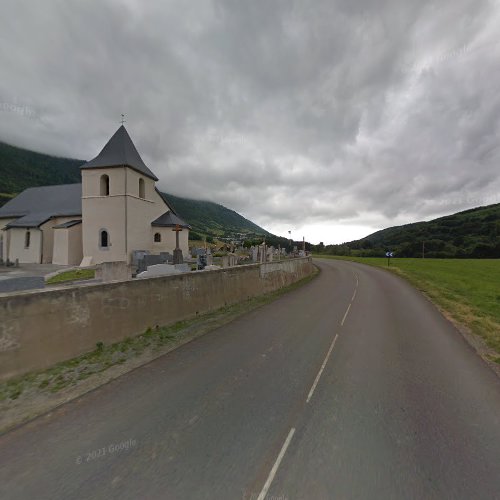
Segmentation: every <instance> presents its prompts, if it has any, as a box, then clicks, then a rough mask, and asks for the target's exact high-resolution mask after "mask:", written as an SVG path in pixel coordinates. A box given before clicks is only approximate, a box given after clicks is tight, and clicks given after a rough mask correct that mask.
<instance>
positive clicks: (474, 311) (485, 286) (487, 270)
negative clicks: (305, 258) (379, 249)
mask: <svg viewBox="0 0 500 500" xmlns="http://www.w3.org/2000/svg"><path fill="white" fill-rule="evenodd" d="M318 257H322V258H323V257H326V256H324V255H318ZM328 258H330V257H328ZM331 258H339V259H344V260H353V261H356V262H361V263H363V264H369V265H372V266H377V267H383V268H386V269H390V270H391V271H392V272H395V273H397V274H399V275H401V276H403V277H405V278H406V279H408V281H410V282H411V283H412V284H413V285H414V286H415V287H417V288H418V289H419V290H421V291H423V292H424V293H425V294H426V295H427V296H428V297H429V298H430V299H432V301H433V302H434V303H436V304H437V305H438V306H440V307H441V308H442V309H443V310H444V311H446V312H447V313H449V314H450V315H451V316H452V317H453V318H454V319H455V320H456V321H458V322H459V323H461V324H463V325H465V326H468V327H469V328H470V329H471V330H472V332H473V333H475V334H477V335H480V336H481V337H482V338H483V339H484V340H485V341H486V344H487V345H488V346H489V347H491V348H492V349H493V350H494V351H495V352H496V353H497V354H498V356H496V357H493V358H492V359H493V360H494V361H496V362H497V363H500V260H498V259H398V258H393V259H391V266H390V268H388V267H387V259H383V258H361V257H358V258H356V257H352V258H351V257H331Z"/></svg>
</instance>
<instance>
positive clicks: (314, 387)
mask: <svg viewBox="0 0 500 500" xmlns="http://www.w3.org/2000/svg"><path fill="white" fill-rule="evenodd" d="M337 338H338V334H337V335H335V338H334V339H333V342H332V345H331V346H330V349H328V352H327V354H326V357H325V360H324V361H323V364H322V365H321V368H320V369H319V372H318V375H317V376H316V380H315V381H314V384H313V385H312V387H311V390H310V391H309V394H308V396H307V399H306V403H309V401H311V398H312V396H313V394H314V390H315V389H316V386H317V385H318V382H319V379H320V377H321V374H322V373H323V370H324V369H325V366H326V364H327V363H328V358H329V357H330V354H331V353H332V351H333V348H334V346H335V342H337Z"/></svg>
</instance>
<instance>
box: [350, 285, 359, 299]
mask: <svg viewBox="0 0 500 500" xmlns="http://www.w3.org/2000/svg"><path fill="white" fill-rule="evenodd" d="M357 291H358V289H357V288H356V290H354V293H353V294H352V299H351V303H352V302H354V299H355V298H356V292H357Z"/></svg>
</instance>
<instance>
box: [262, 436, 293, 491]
mask: <svg viewBox="0 0 500 500" xmlns="http://www.w3.org/2000/svg"><path fill="white" fill-rule="evenodd" d="M294 434H295V428H294V427H292V428H291V429H290V432H289V433H288V437H287V438H286V440H285V442H284V443H283V446H282V447H281V451H280V454H279V455H278V458H277V459H276V462H274V465H273V468H272V469H271V472H270V473H269V476H268V478H267V481H266V484H264V488H262V491H261V492H260V495H259V496H258V498H257V500H265V498H266V496H267V492H268V491H269V488H270V487H271V484H272V482H273V479H274V476H275V475H276V472H278V467H279V466H280V463H281V461H282V460H283V457H284V456H285V453H286V449H287V448H288V446H289V445H290V441H291V440H292V438H293V435H294Z"/></svg>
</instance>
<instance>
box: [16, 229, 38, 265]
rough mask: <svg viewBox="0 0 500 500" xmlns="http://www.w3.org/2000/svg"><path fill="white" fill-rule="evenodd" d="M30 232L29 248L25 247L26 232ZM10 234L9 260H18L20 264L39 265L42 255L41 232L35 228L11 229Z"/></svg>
mask: <svg viewBox="0 0 500 500" xmlns="http://www.w3.org/2000/svg"><path fill="white" fill-rule="evenodd" d="M27 231H29V232H30V235H31V236H30V246H29V247H28V248H26V247H25V241H26V232H27ZM8 233H10V244H9V259H10V260H11V261H12V262H14V261H15V260H16V259H19V263H21V264H28V263H29V264H40V262H41V254H42V231H40V229H36V228H29V229H26V228H22V227H12V228H10V229H9V230H8Z"/></svg>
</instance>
